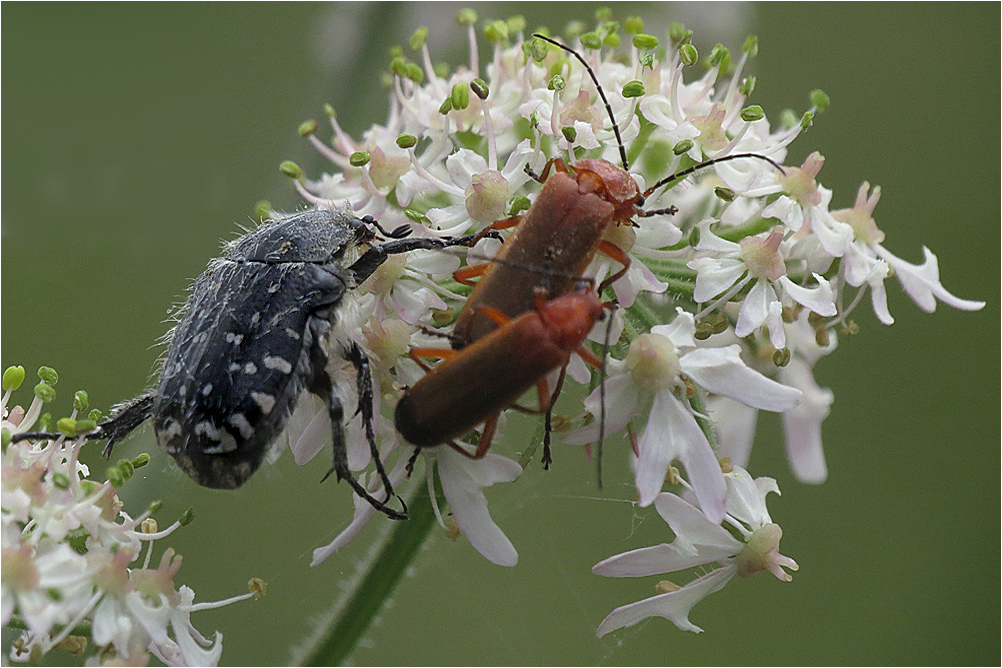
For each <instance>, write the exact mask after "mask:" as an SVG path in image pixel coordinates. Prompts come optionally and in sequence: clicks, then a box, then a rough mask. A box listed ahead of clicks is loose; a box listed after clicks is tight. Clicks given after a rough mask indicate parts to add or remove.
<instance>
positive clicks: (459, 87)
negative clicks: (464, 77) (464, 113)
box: [452, 82, 470, 109]
mask: <svg viewBox="0 0 1002 668" xmlns="http://www.w3.org/2000/svg"><path fill="white" fill-rule="evenodd" d="M468 106H470V89H469V88H468V87H467V86H466V85H465V84H463V83H462V82H459V83H457V84H455V85H454V86H453V87H452V108H453V109H466V108H467V107H468Z"/></svg>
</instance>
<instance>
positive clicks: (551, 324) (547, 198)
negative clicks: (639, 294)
mask: <svg viewBox="0 0 1002 668" xmlns="http://www.w3.org/2000/svg"><path fill="white" fill-rule="evenodd" d="M533 36H534V37H536V38H539V39H542V40H544V41H546V42H548V43H550V44H553V45H555V46H557V47H559V48H561V49H563V50H565V51H567V52H568V53H570V54H572V55H573V56H574V57H575V58H577V59H578V60H579V61H580V62H581V64H582V65H584V67H585V70H586V71H587V72H588V75H589V76H590V77H591V80H592V82H593V83H594V84H595V87H596V89H597V91H598V94H599V96H600V97H601V99H602V102H603V104H604V105H605V109H606V111H607V113H608V114H609V118H610V120H611V121H612V129H613V133H614V134H615V136H616V140H617V144H618V148H619V154H620V158H621V161H622V167H619V166H617V165H615V164H613V163H611V162H609V161H607V160H603V159H593V158H589V159H583V160H579V161H577V162H575V163H574V164H572V165H567V164H566V163H565V162H564V160H563V159H561V158H555V159H552V160H550V161H549V162H547V163H546V166H545V167H544V169H543V171H542V174H539V175H537V174H535V173H533V172H532V170H531V169H530V168H529V166H528V165H526V173H528V174H529V175H530V176H531V177H532V178H533V179H534V180H536V181H538V182H540V183H542V184H543V188H542V190H541V191H540V193H539V195H538V196H537V197H536V199H535V201H534V202H533V203H532V205H531V206H530V207H529V209H528V210H527V211H526V212H525V213H524V214H522V215H519V216H513V217H509V218H504V219H502V220H499V221H496V222H494V223H493V224H491V225H489V226H487V227H486V228H484V229H483V230H482V231H481V232H480V235H487V234H490V233H496V232H497V230H502V229H509V228H512V227H514V228H515V229H514V231H513V232H512V233H511V234H510V235H509V236H508V238H507V240H505V242H504V244H503V245H502V247H501V249H500V251H499V252H498V253H497V255H496V256H495V258H494V259H493V260H491V261H489V262H485V263H481V264H477V265H468V266H466V267H463V268H461V269H459V270H457V271H456V272H454V274H453V278H455V280H457V281H459V282H460V283H464V284H466V285H473V286H474V289H473V292H472V293H471V294H470V296H469V298H468V299H467V301H466V303H465V304H464V306H463V308H462V310H461V311H460V313H459V316H458V317H457V319H456V323H455V325H454V328H453V331H452V333H451V334H448V335H447V336H448V338H449V340H450V343H451V345H452V347H453V350H442V349H437V348H417V349H414V350H412V351H411V357H412V358H413V359H415V361H417V362H418V364H420V365H421V366H422V368H424V369H425V370H426V371H429V373H428V375H427V376H425V378H423V379H421V380H420V381H418V383H416V384H415V385H414V386H413V387H412V388H410V389H409V390H408V391H407V392H405V394H404V396H403V397H402V398H401V400H400V403H399V404H398V406H397V410H396V425H397V430H398V431H399V432H400V433H401V435H403V436H404V438H405V439H407V440H408V441H409V442H411V443H413V444H414V445H416V446H418V447H419V448H422V447H430V446H434V445H437V444H439V443H443V442H449V443H450V444H451V445H452V446H453V447H454V448H455V449H457V450H458V451H460V452H462V453H463V454H466V455H467V456H471V457H473V458H481V457H483V456H484V454H485V453H486V452H487V449H488V448H489V446H490V442H491V438H492V436H493V432H494V428H495V424H496V421H497V418H498V416H499V414H500V412H501V411H502V410H504V409H506V408H508V407H514V408H517V409H519V410H523V411H526V412H535V411H530V410H529V409H526V408H523V407H521V406H518V405H517V404H516V403H515V402H516V400H517V399H518V397H519V396H521V395H522V393H524V392H525V391H526V390H528V389H530V388H531V387H533V386H534V385H535V386H536V387H537V388H538V390H539V393H540V397H539V406H540V409H539V412H540V413H544V412H545V413H546V430H545V436H544V443H543V459H542V462H543V465H544V468H548V466H549V464H550V462H551V457H550V449H549V439H550V431H551V430H550V408H551V407H552V405H553V403H554V402H555V401H556V398H557V396H558V395H559V393H560V389H561V387H562V384H563V379H564V372H565V370H566V365H567V361H568V360H569V358H570V355H571V354H572V353H573V352H579V353H580V354H582V357H583V358H584V359H585V360H586V361H588V362H589V363H591V364H593V365H594V366H596V367H598V368H599V369H600V375H603V376H604V359H603V360H598V359H596V358H595V356H594V355H593V354H591V353H590V352H589V351H587V350H586V349H584V348H582V347H581V345H582V344H583V342H584V339H585V337H586V336H587V334H588V331H590V329H591V327H592V326H594V324H595V322H597V321H598V320H599V318H600V317H601V315H602V311H603V308H609V306H604V307H603V305H602V302H601V301H600V300H599V298H598V295H600V294H601V293H602V291H603V290H604V289H605V288H606V287H608V286H610V285H612V284H613V283H614V282H615V281H617V280H618V279H619V278H621V277H622V276H623V275H624V274H625V273H626V271H627V270H628V269H629V266H630V259H629V256H628V255H627V254H626V252H625V251H623V249H621V248H619V247H618V246H616V245H615V244H613V243H612V242H610V241H608V240H606V239H604V238H603V236H604V235H605V233H606V231H607V230H608V229H609V228H610V226H611V225H613V224H626V225H635V224H636V223H634V222H633V218H635V217H649V216H654V215H659V214H667V215H673V214H674V213H676V212H677V208H676V207H675V206H670V207H668V208H665V209H658V210H645V209H644V208H643V205H644V203H645V202H646V200H647V198H648V197H650V196H651V195H652V194H653V193H654V192H655V191H656V190H658V189H659V188H661V187H663V186H669V185H671V184H673V183H677V182H679V181H681V180H682V179H684V178H685V177H687V176H689V175H691V174H693V173H694V172H696V171H698V170H700V169H703V168H705V167H708V166H710V165H713V164H716V163H720V162H725V161H728V160H736V159H739V158H756V159H759V160H765V161H766V162H769V163H770V164H772V165H773V166H774V167H776V168H777V169H779V170H780V171H782V167H780V166H779V165H778V164H777V163H776V162H774V161H773V160H771V159H770V158H768V157H765V156H762V155H758V154H754V153H740V154H732V155H726V156H722V157H719V158H713V159H710V160H706V161H704V162H702V163H700V164H698V165H694V166H692V167H689V168H687V169H684V170H682V171H680V172H677V173H675V174H672V175H671V176H669V177H666V178H664V179H662V180H660V181H658V182H657V183H655V184H654V185H653V186H651V187H650V188H648V189H647V190H645V191H644V192H641V191H640V188H639V186H638V185H637V182H636V180H635V179H634V177H633V176H632V175H631V174H630V172H629V161H628V159H627V155H626V149H625V147H624V145H623V140H622V136H621V134H620V131H619V125H618V123H617V122H616V118H615V115H614V114H613V111H612V107H611V105H610V104H609V101H608V99H607V98H606V95H605V92H604V90H603V89H602V86H601V84H600V83H599V81H598V77H597V76H596V74H595V72H594V70H592V68H591V66H589V65H588V63H587V62H586V61H585V59H584V58H583V57H582V56H581V55H580V54H579V53H577V52H576V51H574V50H573V49H571V48H569V47H567V46H565V45H564V44H561V43H560V42H557V41H555V40H553V39H550V38H549V37H546V36H543V35H539V34H534V35H533ZM599 251H601V252H602V253H604V254H605V255H607V256H609V257H611V258H612V259H613V260H615V261H616V262H618V263H619V264H620V265H622V268H621V269H619V271H617V272H615V273H613V274H611V275H610V276H608V277H607V278H606V279H605V280H603V281H602V283H601V284H600V285H599V286H598V288H597V290H595V291H594V292H591V291H581V290H577V289H576V288H577V286H579V285H580V282H581V276H582V274H583V273H584V271H585V270H586V269H587V267H588V265H589V264H591V262H592V260H593V259H594V257H595V255H596V253H598V252H599ZM539 276H543V277H544V279H543V281H542V282H543V283H544V285H540V280H539ZM476 277H479V281H476V282H474V281H472V280H471V279H473V278H476ZM572 304H573V305H574V307H575V308H576V309H577V311H576V313H575V315H574V316H571V315H570V311H572V310H573V309H571V308H570V306H571V305H572ZM556 314H560V315H559V316H558V315H556ZM585 324H587V327H584V325H585ZM582 327H584V329H583V331H582V329H581V328H582ZM571 332H573V333H574V334H573V335H571ZM557 342H559V344H558V345H557V347H558V348H559V349H560V352H559V354H558V353H557V352H556V351H551V347H552V346H553V345H554V344H557ZM606 347H608V343H606ZM537 348H538V349H546V351H547V352H546V354H545V355H544V354H542V353H540V351H538V350H537ZM537 353H538V354H537ZM422 357H424V358H428V357H440V358H444V359H445V360H446V361H445V362H444V363H442V364H441V365H439V367H437V368H436V369H434V370H430V369H428V367H427V366H426V365H425V364H423V363H422V362H421V361H420V359H419V358H422ZM603 358H604V355H603ZM557 368H560V369H561V374H560V377H559V379H558V380H557V383H556V387H555V389H554V391H553V392H552V394H551V393H550V392H549V388H548V385H547V383H546V379H545V376H546V375H547V374H549V373H550V372H551V371H553V370H555V369H557ZM602 403H603V405H604V402H602ZM482 422H483V423H484V424H485V428H484V431H483V433H482V435H481V438H480V441H479V445H478V446H477V449H476V452H475V453H474V454H472V455H471V454H470V453H469V452H467V451H466V450H465V449H463V448H462V447H460V446H458V445H456V444H455V442H454V441H453V439H455V438H456V437H458V436H460V435H462V434H463V433H465V432H466V431H468V430H469V429H472V428H473V427H475V426H476V425H478V424H480V423H482ZM601 440H602V438H601V437H600V439H599V448H598V456H597V460H598V462H597V463H598V465H599V487H600V488H601Z"/></svg>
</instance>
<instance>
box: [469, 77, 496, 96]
mask: <svg viewBox="0 0 1002 668" xmlns="http://www.w3.org/2000/svg"><path fill="white" fill-rule="evenodd" d="M470 90H472V91H473V93H474V94H475V95H476V96H477V97H479V98H480V99H481V100H486V99H487V96H488V95H489V94H490V92H491V89H490V88H488V87H487V82H486V81H484V80H483V79H474V80H473V81H471V82H470Z"/></svg>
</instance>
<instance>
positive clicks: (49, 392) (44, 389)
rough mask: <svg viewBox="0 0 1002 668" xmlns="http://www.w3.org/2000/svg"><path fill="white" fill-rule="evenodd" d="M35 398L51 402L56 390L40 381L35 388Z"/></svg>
mask: <svg viewBox="0 0 1002 668" xmlns="http://www.w3.org/2000/svg"><path fill="white" fill-rule="evenodd" d="M35 396H36V397H38V398H39V399H41V400H42V401H52V400H53V399H55V398H56V390H55V389H54V388H53V387H52V386H51V385H49V384H48V383H46V382H45V381H42V382H41V383H39V384H38V385H36V386H35Z"/></svg>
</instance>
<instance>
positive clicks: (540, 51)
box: [529, 37, 550, 63]
mask: <svg viewBox="0 0 1002 668" xmlns="http://www.w3.org/2000/svg"><path fill="white" fill-rule="evenodd" d="M549 52H550V45H549V44H547V43H546V42H544V41H543V40H541V39H539V38H538V37H534V38H533V40H532V42H530V43H529V55H530V56H532V59H533V60H534V61H536V62H537V63H541V62H543V61H544V60H546V54H548V53H549Z"/></svg>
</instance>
